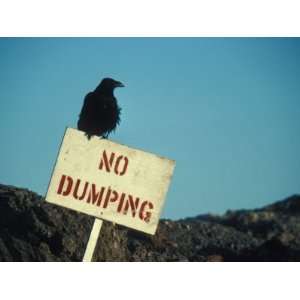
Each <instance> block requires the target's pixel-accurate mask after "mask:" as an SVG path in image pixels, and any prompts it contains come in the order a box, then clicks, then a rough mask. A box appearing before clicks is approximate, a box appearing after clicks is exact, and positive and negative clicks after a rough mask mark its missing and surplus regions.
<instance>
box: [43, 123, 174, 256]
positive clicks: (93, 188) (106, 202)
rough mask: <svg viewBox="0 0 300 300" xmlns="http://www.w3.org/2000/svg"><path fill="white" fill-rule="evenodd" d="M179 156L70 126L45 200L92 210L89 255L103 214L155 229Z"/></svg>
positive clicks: (147, 229) (119, 221)
mask: <svg viewBox="0 0 300 300" xmlns="http://www.w3.org/2000/svg"><path fill="white" fill-rule="evenodd" d="M174 167H175V161H173V160H169V159H167V158H163V157H160V156H157V155H154V154H152V153H148V152H144V151H141V150H137V149H133V148H129V147H128V146H125V145H120V144H117V143H115V142H112V141H109V140H106V139H99V138H98V137H93V138H91V139H90V140H88V139H87V138H86V136H85V134H84V132H82V131H78V130H75V129H72V128H67V129H66V132H65V135H64V138H63V142H62V144H61V148H60V151H59V154H58V158H57V161H56V164H55V167H54V171H53V174H52V177H51V180H50V184H49V188H48V191H47V195H46V201H47V202H50V203H53V204H56V205H60V206H63V207H67V208H70V209H73V210H76V211H79V212H82V213H86V214H89V215H92V216H94V217H95V218H96V219H95V223H94V225H93V229H92V231H91V235H90V238H89V242H88V245H87V248H86V252H85V255H84V258H83V261H91V260H92V255H93V252H94V248H95V246H96V242H97V238H98V235H99V232H100V229H101V225H102V219H103V220H107V221H111V222H114V223H117V224H121V225H124V226H127V227H129V228H133V229H136V230H140V231H143V232H145V233H148V234H154V233H155V231H156V228H157V225H158V222H159V217H160V214H161V210H162V207H163V204H164V199H165V196H166V193H167V190H168V186H169V184H170V181H171V177H172V174H173V170H174Z"/></svg>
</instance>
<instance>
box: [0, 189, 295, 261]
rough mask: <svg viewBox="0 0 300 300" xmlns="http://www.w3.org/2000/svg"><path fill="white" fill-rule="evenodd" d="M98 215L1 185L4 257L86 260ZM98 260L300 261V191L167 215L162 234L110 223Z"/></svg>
mask: <svg viewBox="0 0 300 300" xmlns="http://www.w3.org/2000/svg"><path fill="white" fill-rule="evenodd" d="M93 221H94V218H92V217H89V216H87V215H84V214H80V213H76V212H74V211H71V210H69V209H65V208H62V207H58V206H55V205H51V204H48V203H46V202H45V201H43V198H42V197H41V196H39V195H37V194H36V193H33V192H31V191H28V190H26V189H20V188H16V187H13V186H5V185H1V184H0V261H81V260H82V257H83V254H84V249H85V246H86V244H87V240H88V237H89V234H90V231H91V228H92V225H93ZM100 235H101V236H100V242H99V243H98V244H97V247H96V250H95V254H94V258H93V260H94V261H300V196H297V195H296V196H292V197H290V198H288V199H285V200H283V201H280V202H276V203H275V204H272V205H269V206H266V207H263V208H261V209H255V210H241V211H228V212H227V213H226V214H225V215H222V216H213V215H205V216H203V215H202V216H198V217H194V218H187V219H184V220H178V221H171V220H161V221H160V224H159V227H158V230H157V232H156V235H155V236H150V235H146V234H143V233H140V232H138V231H135V230H130V229H127V228H125V227H122V226H118V225H115V226H114V225H113V224H112V223H109V222H104V225H103V228H102V230H101V233H100Z"/></svg>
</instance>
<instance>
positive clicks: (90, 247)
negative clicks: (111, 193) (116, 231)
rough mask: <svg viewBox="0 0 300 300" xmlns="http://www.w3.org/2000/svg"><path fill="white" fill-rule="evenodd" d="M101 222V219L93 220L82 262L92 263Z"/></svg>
mask: <svg viewBox="0 0 300 300" xmlns="http://www.w3.org/2000/svg"><path fill="white" fill-rule="evenodd" d="M102 223H103V221H102V220H101V219H95V221H94V225H93V228H92V231H91V234H90V238H89V241H88V244H87V246H86V249H85V253H84V257H83V260H82V261H84V262H89V261H92V259H93V254H94V250H95V247H96V244H97V240H98V236H99V233H100V230H101V226H102Z"/></svg>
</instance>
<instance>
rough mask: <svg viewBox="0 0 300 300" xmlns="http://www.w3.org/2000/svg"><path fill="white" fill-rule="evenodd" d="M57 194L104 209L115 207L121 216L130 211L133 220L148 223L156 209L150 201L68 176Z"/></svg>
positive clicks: (61, 183)
mask: <svg viewBox="0 0 300 300" xmlns="http://www.w3.org/2000/svg"><path fill="white" fill-rule="evenodd" d="M57 194H58V195H62V196H72V198H74V199H75V200H79V201H85V202H86V203H89V204H90V205H94V206H98V207H100V208H103V209H107V208H108V207H109V208H111V205H114V207H115V210H116V212H117V213H119V214H124V215H127V213H128V211H129V210H130V211H131V217H132V218H135V217H138V218H140V219H141V220H142V221H145V222H146V223H148V222H150V218H151V210H152V209H153V208H154V206H153V203H152V202H150V201H146V200H145V201H142V200H141V199H140V198H139V197H134V196H132V195H130V194H126V193H120V192H118V191H116V190H113V189H111V188H110V187H103V186H101V187H97V186H96V184H94V183H90V182H88V181H85V182H83V181H82V180H81V179H76V180H74V179H73V178H72V177H71V176H67V175H62V176H61V179H60V182H59V185H58V189H57Z"/></svg>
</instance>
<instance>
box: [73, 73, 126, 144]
mask: <svg viewBox="0 0 300 300" xmlns="http://www.w3.org/2000/svg"><path fill="white" fill-rule="evenodd" d="M116 87H124V84H123V83H121V82H120V81H116V80H114V79H111V78H104V79H103V80H102V81H101V83H100V84H99V85H98V86H97V87H96V89H95V90H94V91H93V92H89V93H88V94H87V95H86V96H85V98H84V103H83V106H82V109H81V112H80V115H79V120H78V122H77V128H78V129H79V130H82V131H84V132H85V133H86V135H87V137H88V139H90V138H91V136H92V135H97V136H102V137H103V138H107V137H108V135H109V134H110V133H111V132H112V131H114V130H115V129H116V127H117V125H118V124H119V123H120V112H121V108H120V107H119V106H118V103H117V99H116V98H115V96H114V89H115V88H116Z"/></svg>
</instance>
